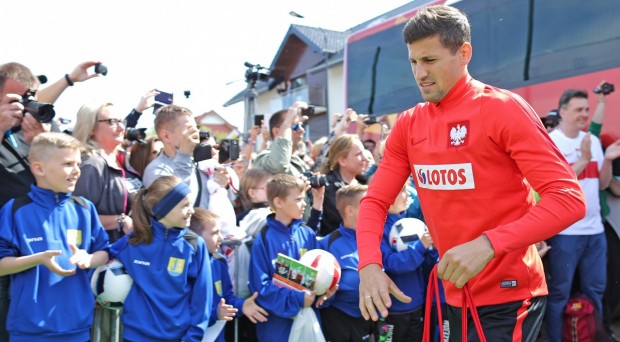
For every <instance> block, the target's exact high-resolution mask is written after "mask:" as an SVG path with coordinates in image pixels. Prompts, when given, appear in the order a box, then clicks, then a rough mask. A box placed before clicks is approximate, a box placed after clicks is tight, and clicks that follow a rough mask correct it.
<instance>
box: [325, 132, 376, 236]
mask: <svg viewBox="0 0 620 342" xmlns="http://www.w3.org/2000/svg"><path fill="white" fill-rule="evenodd" d="M363 151H364V145H363V144H362V142H361V141H360V139H359V137H358V136H357V135H354V134H343V135H341V136H339V137H337V138H336V139H334V141H333V142H332V144H331V145H330V146H329V150H328V159H327V164H325V165H324V166H323V168H322V170H321V172H322V173H324V174H325V178H326V183H327V185H326V188H325V199H324V202H323V218H322V220H321V228H320V229H319V232H318V234H317V235H318V236H325V235H327V234H329V233H331V232H332V231H334V230H336V229H338V226H339V225H340V223H342V217H341V216H340V213H339V212H338V210H337V209H336V192H337V191H338V190H339V189H340V188H343V187H344V186H346V185H349V184H362V185H365V184H366V179H365V178H364V177H363V170H364V168H365V166H366V164H367V163H368V161H367V160H366V158H365V157H364V155H363Z"/></svg>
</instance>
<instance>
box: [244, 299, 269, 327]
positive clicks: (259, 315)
mask: <svg viewBox="0 0 620 342" xmlns="http://www.w3.org/2000/svg"><path fill="white" fill-rule="evenodd" d="M256 297H258V292H254V294H252V296H251V297H250V298H248V299H246V300H245V301H243V307H242V308H241V312H243V314H244V315H245V317H247V318H248V319H249V320H250V321H251V322H252V323H254V324H256V323H258V322H267V316H269V313H267V310H265V309H263V308H261V307H260V306H259V305H258V304H256Z"/></svg>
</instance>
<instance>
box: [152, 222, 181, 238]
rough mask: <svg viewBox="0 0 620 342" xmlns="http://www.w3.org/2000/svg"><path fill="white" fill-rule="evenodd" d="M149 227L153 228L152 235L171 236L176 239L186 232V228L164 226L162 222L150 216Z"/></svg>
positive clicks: (159, 236) (158, 236)
mask: <svg viewBox="0 0 620 342" xmlns="http://www.w3.org/2000/svg"><path fill="white" fill-rule="evenodd" d="M151 227H152V229H153V237H156V238H160V239H166V238H170V237H172V238H173V239H177V238H179V237H181V236H183V235H185V233H186V232H187V230H188V229H187V228H176V227H175V228H166V227H165V226H164V225H163V224H161V223H160V222H159V221H157V220H156V219H155V218H154V217H151Z"/></svg>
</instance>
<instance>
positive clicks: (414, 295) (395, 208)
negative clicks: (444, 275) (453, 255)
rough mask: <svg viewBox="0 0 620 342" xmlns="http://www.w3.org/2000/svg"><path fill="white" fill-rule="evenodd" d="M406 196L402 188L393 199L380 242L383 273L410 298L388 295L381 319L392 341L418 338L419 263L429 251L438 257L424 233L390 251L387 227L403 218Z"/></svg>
mask: <svg viewBox="0 0 620 342" xmlns="http://www.w3.org/2000/svg"><path fill="white" fill-rule="evenodd" d="M409 197H410V194H409V192H408V191H407V189H406V187H403V189H402V190H401V192H400V194H399V195H398V196H397V197H396V199H395V200H394V204H392V205H391V206H390V208H389V209H388V215H387V217H386V220H385V226H384V232H383V240H382V241H381V253H382V254H383V268H384V269H385V273H386V274H387V275H388V276H389V277H390V279H392V280H393V281H394V283H395V284H396V286H397V287H398V288H399V289H401V290H402V291H403V292H404V293H405V294H406V295H407V296H409V297H411V302H410V303H403V302H401V301H399V300H397V299H396V298H395V297H393V296H391V297H392V298H391V299H392V306H391V307H390V308H389V310H388V312H389V315H388V317H386V318H385V322H386V323H387V324H388V325H390V326H391V328H392V329H391V330H392V341H394V342H398V341H421V340H422V333H423V328H424V325H423V321H424V305H423V304H424V299H425V295H426V281H425V279H424V278H425V277H424V272H423V267H422V266H423V265H424V263H425V260H426V259H427V254H429V253H430V254H432V255H431V257H432V258H435V259H436V258H437V256H438V253H437V250H436V249H432V250H431V249H429V248H430V247H431V245H432V243H433V240H432V239H431V237H430V234H428V232H427V233H425V234H424V235H423V236H421V237H420V239H419V240H416V241H413V242H411V243H409V245H408V248H407V249H405V250H403V251H400V252H397V251H396V250H394V249H393V248H392V246H391V244H390V238H389V235H390V230H391V229H392V226H393V225H394V223H396V221H398V220H399V219H401V218H402V217H403V215H401V213H402V212H404V211H405V210H407V200H408V198H409Z"/></svg>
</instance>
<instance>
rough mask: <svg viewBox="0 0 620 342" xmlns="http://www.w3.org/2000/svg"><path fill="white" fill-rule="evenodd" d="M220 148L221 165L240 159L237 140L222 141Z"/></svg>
mask: <svg viewBox="0 0 620 342" xmlns="http://www.w3.org/2000/svg"><path fill="white" fill-rule="evenodd" d="M219 145H220V148H219V160H218V162H219V163H220V164H223V163H225V162H226V161H228V160H237V159H239V140H237V139H224V140H222V141H220V144H219Z"/></svg>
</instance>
